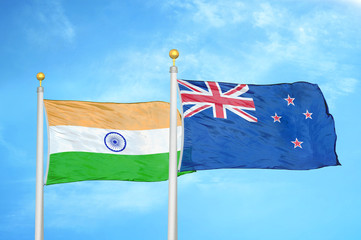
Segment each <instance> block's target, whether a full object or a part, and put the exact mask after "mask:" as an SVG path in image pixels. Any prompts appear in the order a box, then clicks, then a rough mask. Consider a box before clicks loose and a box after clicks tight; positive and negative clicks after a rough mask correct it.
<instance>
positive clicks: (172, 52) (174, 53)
mask: <svg viewBox="0 0 361 240" xmlns="http://www.w3.org/2000/svg"><path fill="white" fill-rule="evenodd" d="M178 56H179V52H178V50H177V49H172V50H170V51H169V57H170V58H171V59H173V66H174V65H175V60H176V59H177V57H178Z"/></svg>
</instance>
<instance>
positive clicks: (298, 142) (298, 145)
mask: <svg viewBox="0 0 361 240" xmlns="http://www.w3.org/2000/svg"><path fill="white" fill-rule="evenodd" d="M291 142H292V143H293V144H294V145H295V147H294V148H296V147H300V148H302V146H301V144H302V143H303V142H301V141H298V139H297V138H296V141H291Z"/></svg>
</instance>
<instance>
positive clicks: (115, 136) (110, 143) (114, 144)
mask: <svg viewBox="0 0 361 240" xmlns="http://www.w3.org/2000/svg"><path fill="white" fill-rule="evenodd" d="M104 144H105V146H106V147H107V148H108V149H109V150H110V151H113V152H121V151H123V150H124V149H125V147H126V146H127V141H126V140H125V138H124V137H123V136H122V135H121V134H120V133H117V132H109V133H107V135H105V137H104Z"/></svg>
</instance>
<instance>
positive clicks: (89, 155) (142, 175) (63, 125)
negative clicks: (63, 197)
mask: <svg viewBox="0 0 361 240" xmlns="http://www.w3.org/2000/svg"><path fill="white" fill-rule="evenodd" d="M44 103H45V108H46V113H47V120H48V141H49V142H48V150H49V160H48V170H47V177H46V185H50V184H56V183H66V182H76V181H85V180H125V181H144V182H152V181H163V180H167V179H168V166H169V109H170V105H169V103H166V102H145V103H130V104H122V103H98V102H81V101H56V100H44ZM177 131H178V134H177V138H178V150H180V149H181V134H182V127H181V118H180V116H179V118H178V127H177ZM182 174H183V173H182Z"/></svg>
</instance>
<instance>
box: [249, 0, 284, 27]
mask: <svg viewBox="0 0 361 240" xmlns="http://www.w3.org/2000/svg"><path fill="white" fill-rule="evenodd" d="M260 7H261V10H260V11H259V10H256V11H255V12H253V18H254V23H253V24H254V25H255V26H257V27H266V26H269V25H272V26H273V27H275V26H277V27H280V26H282V23H283V22H284V18H285V16H284V13H283V12H282V11H281V10H280V9H279V8H274V7H272V6H271V5H270V4H269V3H262V4H261V5H260Z"/></svg>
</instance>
